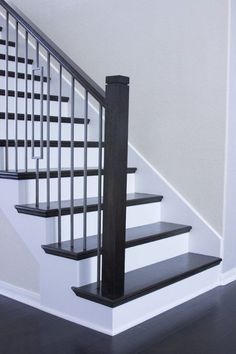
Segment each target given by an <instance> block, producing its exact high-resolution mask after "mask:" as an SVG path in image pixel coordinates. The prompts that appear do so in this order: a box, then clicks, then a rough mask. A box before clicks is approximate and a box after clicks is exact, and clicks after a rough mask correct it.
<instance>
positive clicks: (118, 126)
mask: <svg viewBox="0 0 236 354" xmlns="http://www.w3.org/2000/svg"><path fill="white" fill-rule="evenodd" d="M105 108H106V116H105V151H104V154H105V156H104V197H103V199H104V201H103V205H104V207H103V246H102V247H103V257H102V295H103V296H105V297H109V298H117V297H119V296H121V295H122V294H123V292H124V276H125V231H126V185H127V155H128V115H129V78H128V77H125V76H109V77H107V78H106V98H105Z"/></svg>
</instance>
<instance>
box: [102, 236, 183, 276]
mask: <svg viewBox="0 0 236 354" xmlns="http://www.w3.org/2000/svg"><path fill="white" fill-rule="evenodd" d="M188 240H189V233H186V234H182V235H178V236H174V237H169V238H167V239H163V240H160V241H155V242H151V243H147V244H144V245H140V246H136V247H131V248H128V249H126V259H125V271H126V272H129V271H131V270H135V269H138V268H141V267H145V266H147V265H150V264H153V263H156V262H161V261H164V260H165V259H169V258H172V257H176V256H179V255H181V254H183V253H186V252H188ZM95 277H96V275H95Z"/></svg>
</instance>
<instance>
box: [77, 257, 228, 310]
mask: <svg viewBox="0 0 236 354" xmlns="http://www.w3.org/2000/svg"><path fill="white" fill-rule="evenodd" d="M221 261H222V259H221V258H218V257H212V256H205V255H201V254H195V253H185V254H183V255H181V256H177V257H174V258H171V259H168V260H165V261H162V262H158V263H155V264H152V265H149V266H146V267H143V268H140V269H137V270H133V271H131V272H128V273H126V274H125V289H124V294H123V296H121V297H119V298H117V299H110V298H107V297H104V296H102V294H101V290H98V289H97V284H96V283H92V284H88V285H85V286H82V287H78V288H76V287H73V288H72V290H73V291H74V292H75V294H76V295H77V296H79V297H82V298H84V299H87V300H90V301H93V302H97V303H99V304H102V305H105V306H109V307H117V306H119V305H122V304H124V303H127V302H129V301H132V300H135V299H137V298H139V297H141V296H144V295H147V294H150V293H152V292H154V291H157V290H159V289H162V288H164V287H166V286H169V285H171V284H174V283H176V282H178V281H181V280H183V279H186V278H188V277H191V276H193V275H195V274H198V273H200V272H203V271H205V270H207V269H210V268H212V267H215V266H217V265H218V264H220V262H221Z"/></svg>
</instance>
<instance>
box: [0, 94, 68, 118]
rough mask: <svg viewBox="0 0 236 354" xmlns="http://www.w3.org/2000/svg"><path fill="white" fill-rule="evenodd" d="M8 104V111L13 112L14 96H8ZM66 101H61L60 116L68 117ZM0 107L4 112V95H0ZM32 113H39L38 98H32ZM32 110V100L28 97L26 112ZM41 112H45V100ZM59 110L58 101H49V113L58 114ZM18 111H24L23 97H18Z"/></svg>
mask: <svg viewBox="0 0 236 354" xmlns="http://www.w3.org/2000/svg"><path fill="white" fill-rule="evenodd" d="M8 105H9V113H14V112H15V111H14V110H15V98H14V97H9V98H8ZM68 106H69V105H68V103H66V102H62V105H61V107H62V116H65V117H68V114H69V111H68ZM0 107H1V111H2V112H5V107H6V98H5V96H1V97H0ZM34 110H35V111H34V113H35V114H39V113H41V107H40V100H34ZM31 112H32V100H31V99H28V113H31ZM43 112H44V114H46V113H47V102H46V101H44V102H43ZM58 112H59V103H58V102H52V101H51V102H50V113H51V115H55V116H58ZM18 113H25V99H24V98H18Z"/></svg>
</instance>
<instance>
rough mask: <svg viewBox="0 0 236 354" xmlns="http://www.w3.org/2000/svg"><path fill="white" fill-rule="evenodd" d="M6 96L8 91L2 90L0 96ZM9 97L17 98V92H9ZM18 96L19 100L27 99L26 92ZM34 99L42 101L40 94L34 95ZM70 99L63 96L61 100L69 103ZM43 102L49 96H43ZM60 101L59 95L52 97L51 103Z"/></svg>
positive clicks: (29, 94) (19, 93)
mask: <svg viewBox="0 0 236 354" xmlns="http://www.w3.org/2000/svg"><path fill="white" fill-rule="evenodd" d="M5 95H6V91H5V90H0V96H5ZM8 96H9V97H15V91H13V90H8ZM17 96H18V97H19V98H24V97H25V92H23V91H18V92H17ZM31 96H32V95H31V92H28V93H27V97H28V98H31ZM34 98H35V99H36V100H40V94H39V93H35V94H34ZM69 99H70V98H69V97H66V96H62V98H61V100H62V102H69ZM43 100H44V101H45V100H47V95H46V94H44V95H43ZM58 100H59V96H57V95H50V101H54V102H58Z"/></svg>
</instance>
